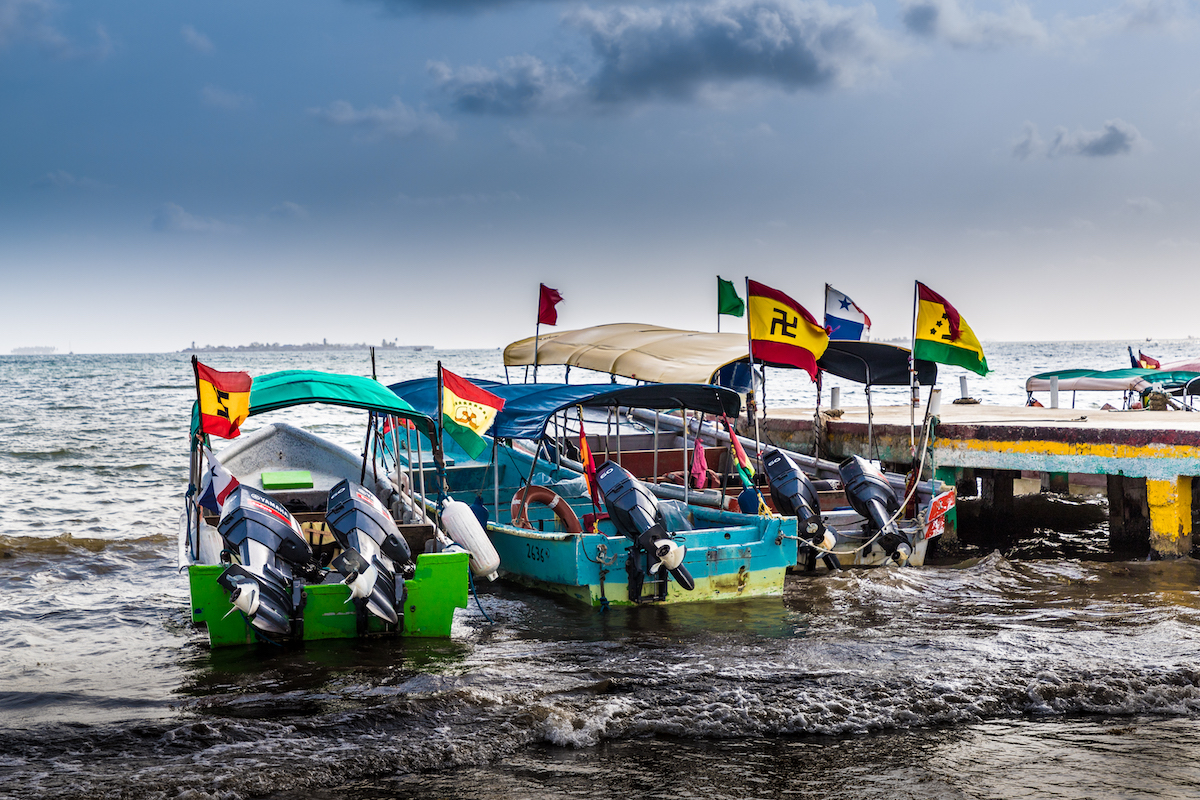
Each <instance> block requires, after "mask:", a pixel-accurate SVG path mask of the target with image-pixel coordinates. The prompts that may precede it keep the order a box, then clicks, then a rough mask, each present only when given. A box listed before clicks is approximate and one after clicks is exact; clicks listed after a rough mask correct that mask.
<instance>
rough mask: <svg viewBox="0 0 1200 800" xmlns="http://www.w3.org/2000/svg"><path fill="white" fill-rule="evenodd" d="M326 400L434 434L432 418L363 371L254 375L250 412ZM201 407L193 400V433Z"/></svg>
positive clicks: (273, 409) (294, 371) (197, 427)
mask: <svg viewBox="0 0 1200 800" xmlns="http://www.w3.org/2000/svg"><path fill="white" fill-rule="evenodd" d="M307 403H327V404H329V405H335V406H346V407H348V408H362V409H366V410H368V411H376V412H378V413H380V414H390V415H391V416H394V417H400V418H401V419H406V420H409V421H411V422H412V423H413V424H414V425H415V426H416V427H417V429H418V430H420V431H421V432H422V433H425V434H427V435H432V434H433V433H434V430H435V426H434V422H433V419H432V418H431V417H430V416H429V415H427V414H422V413H421V412H420V411H417V410H416V409H414V408H413V407H412V406H410V405H409V404H408V403H407V402H405V401H404V400H403V399H402V398H400V397H397V396H396V394H395V393H393V392H390V391H388V389H387V387H385V386H384V385H383V384H381V383H379V382H378V381H374V380H372V379H371V378H364V377H362V376H361V375H339V374H335V373H331V372H317V371H315V370H304V369H288V370H283V371H281V372H271V373H268V374H266V375H261V376H259V377H256V378H254V381H253V383H251V384H250V416H254V415H255V414H263V413H265V412H267V411H277V410H279V409H281V408H289V407H291V406H299V405H305V404H307ZM199 424H200V410H199V408H198V407H197V406H196V404H195V403H192V433H193V434H195V432H196V431H197V430H198V429H199Z"/></svg>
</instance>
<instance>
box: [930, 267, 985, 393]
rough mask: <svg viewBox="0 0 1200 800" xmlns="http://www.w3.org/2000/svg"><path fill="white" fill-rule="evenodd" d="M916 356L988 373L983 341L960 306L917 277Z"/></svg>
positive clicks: (982, 373) (983, 373)
mask: <svg viewBox="0 0 1200 800" xmlns="http://www.w3.org/2000/svg"><path fill="white" fill-rule="evenodd" d="M913 358H919V359H922V360H924V361H936V362H938V363H939V364H952V365H954V366H958V367H963V368H965V369H969V370H971V371H972V372H977V373H979V374H980V375H987V374H988V365H987V359H986V358H984V356H983V345H981V344H979V339H977V338H976V337H975V332H974V331H972V330H971V326H970V325H968V324H967V321H966V320H965V319H963V318H962V316H961V315H960V314H959V313H958V309H956V308H955V307H954V306H952V305H950V304H949V303H948V302H946V299H945V298H944V297H942V296H941V295H940V294H938V293H937V292H935V291H933V290H932V289H930V288H929V287H928V286H926V285H925V284H923V283H921V282H920V281H917V321H916V327H915V335H914V338H913Z"/></svg>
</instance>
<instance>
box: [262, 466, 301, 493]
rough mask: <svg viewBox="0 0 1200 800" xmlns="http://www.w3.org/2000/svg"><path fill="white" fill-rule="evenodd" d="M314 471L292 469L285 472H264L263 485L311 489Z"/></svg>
mask: <svg viewBox="0 0 1200 800" xmlns="http://www.w3.org/2000/svg"><path fill="white" fill-rule="evenodd" d="M312 485H313V481H312V473H311V472H309V471H308V470H306V469H291V470H284V471H283V472H264V473H263V474H262V487H263V488H264V489H267V490H268V491H269V490H271V489H311V488H312Z"/></svg>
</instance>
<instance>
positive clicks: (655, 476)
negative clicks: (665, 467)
mask: <svg viewBox="0 0 1200 800" xmlns="http://www.w3.org/2000/svg"><path fill="white" fill-rule="evenodd" d="M658 414H659V411H658V409H657V408H656V409H654V481H655V482H656V483H657V482H658Z"/></svg>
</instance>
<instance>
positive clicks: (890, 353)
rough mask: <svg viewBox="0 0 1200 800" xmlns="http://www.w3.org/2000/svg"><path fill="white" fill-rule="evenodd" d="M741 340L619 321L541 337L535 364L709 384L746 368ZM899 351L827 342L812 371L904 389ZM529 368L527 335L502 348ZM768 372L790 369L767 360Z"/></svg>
mask: <svg viewBox="0 0 1200 800" xmlns="http://www.w3.org/2000/svg"><path fill="white" fill-rule="evenodd" d="M746 347H747V342H746V337H745V335H743V334H740V333H707V332H704V331H684V330H677V329H675V328H663V327H661V326H658V325H641V324H637V323H632V322H620V323H614V324H609V325H596V326H595V327H591V328H580V329H579V330H574V331H555V332H552V333H546V334H542V336H541V337H540V338H539V339H538V344H537V363H538V364H539V365H543V366H544V365H547V364H554V365H560V364H565V365H568V366H572V367H583V368H584V369H591V370H595V371H597V372H606V373H608V374H610V375H621V376H624V377H626V378H633V379H634V380H639V381H649V382H651V383H714V382H715V381H716V376H717V373H718V372H719V371H720V370H721V369H722V368H724V367H726V366H728V365H730V364H736V363H739V362H748V361H749V356H748V355H747V353H746ZM909 354H910V351H909V350H908V348H905V347H898V346H896V345H891V344H882V343H879V342H854V341H838V340H833V341H831V342H829V346H828V348H827V349H826V350H825V354H824V355H822V356H821V358H820V360H819V361H817V366H818V367H819V368H821V369H822V370H824V371H825V372H828V373H830V374H831V375H836V376H838V377H839V378H845V379H846V380H850V381H857V382H858V383H865V384H867V385H869V386H907V385H908V358H909ZM533 363H534V337H530V338H528V339H521V340H520V341H517V342H513V343H512V344H510V345H509V346H508V347H506V348H504V366H506V367H521V366H528V365H531V364H533ZM767 365H768V366H772V367H783V368H790V367H789V365H786V364H774V363H770V362H767ZM916 366H917V378H918V380H920V382H921V383H922V385H925V386H932V385H933V384H934V383H935V382H936V381H937V365H936V364H934V363H933V362H932V361H917V365H916Z"/></svg>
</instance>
